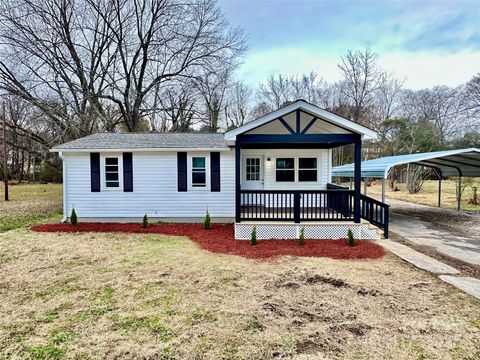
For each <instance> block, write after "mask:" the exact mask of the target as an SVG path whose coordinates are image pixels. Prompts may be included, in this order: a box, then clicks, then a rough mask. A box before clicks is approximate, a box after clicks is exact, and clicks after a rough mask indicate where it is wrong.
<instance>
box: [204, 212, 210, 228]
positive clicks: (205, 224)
mask: <svg viewBox="0 0 480 360" xmlns="http://www.w3.org/2000/svg"><path fill="white" fill-rule="evenodd" d="M203 228H204V229H205V230H210V229H211V228H212V224H211V219H210V214H209V213H208V210H207V213H206V214H205V220H204V221H203Z"/></svg>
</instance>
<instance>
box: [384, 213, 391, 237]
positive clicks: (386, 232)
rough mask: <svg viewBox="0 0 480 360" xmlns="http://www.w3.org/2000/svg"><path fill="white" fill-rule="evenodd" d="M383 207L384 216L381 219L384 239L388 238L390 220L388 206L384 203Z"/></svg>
mask: <svg viewBox="0 0 480 360" xmlns="http://www.w3.org/2000/svg"><path fill="white" fill-rule="evenodd" d="M384 209H385V217H384V220H383V236H384V237H385V239H388V222H389V220H390V214H389V213H390V206H388V205H386V206H385V207H384Z"/></svg>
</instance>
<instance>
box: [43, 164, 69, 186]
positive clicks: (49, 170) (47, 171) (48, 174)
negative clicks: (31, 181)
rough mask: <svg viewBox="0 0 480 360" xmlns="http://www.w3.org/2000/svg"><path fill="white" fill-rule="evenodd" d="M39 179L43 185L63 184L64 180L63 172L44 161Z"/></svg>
mask: <svg viewBox="0 0 480 360" xmlns="http://www.w3.org/2000/svg"><path fill="white" fill-rule="evenodd" d="M38 179H39V180H40V181H41V182H43V183H49V182H52V183H61V182H62V179H63V177H62V170H59V169H57V168H56V167H54V166H53V165H51V164H50V163H48V162H46V161H44V162H43V163H42V165H41V166H40V172H39V173H38Z"/></svg>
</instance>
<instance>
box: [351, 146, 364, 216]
mask: <svg viewBox="0 0 480 360" xmlns="http://www.w3.org/2000/svg"><path fill="white" fill-rule="evenodd" d="M354 168H355V170H354V175H355V197H354V202H353V219H354V221H355V222H356V223H359V222H360V187H361V185H360V182H361V180H362V140H361V139H360V136H358V138H357V139H355V166H354Z"/></svg>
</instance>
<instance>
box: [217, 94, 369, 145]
mask: <svg viewBox="0 0 480 360" xmlns="http://www.w3.org/2000/svg"><path fill="white" fill-rule="evenodd" d="M247 134H248V135H264V134H265V135H266V134H272V135H288V134H297V135H300V134H309V135H312V134H357V135H360V136H361V138H362V139H363V140H374V139H376V138H377V133H376V132H375V131H374V130H371V129H369V128H366V127H365V126H362V125H360V124H357V123H355V122H353V121H351V120H348V119H345V118H343V117H341V116H338V115H335V114H333V113H331V112H328V111H326V110H323V109H321V108H319V107H317V106H315V105H312V104H310V103H308V102H306V101H305V100H297V101H295V102H293V103H291V104H289V105H287V106H284V107H282V108H280V109H278V110H276V111H273V112H271V113H269V114H267V115H265V116H262V117H260V118H258V119H256V120H253V121H251V122H249V123H246V124H245V125H243V126H241V127H239V128H237V129H235V130H232V131H229V132H227V133H226V134H225V139H226V140H227V141H235V140H236V137H237V135H247Z"/></svg>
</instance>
